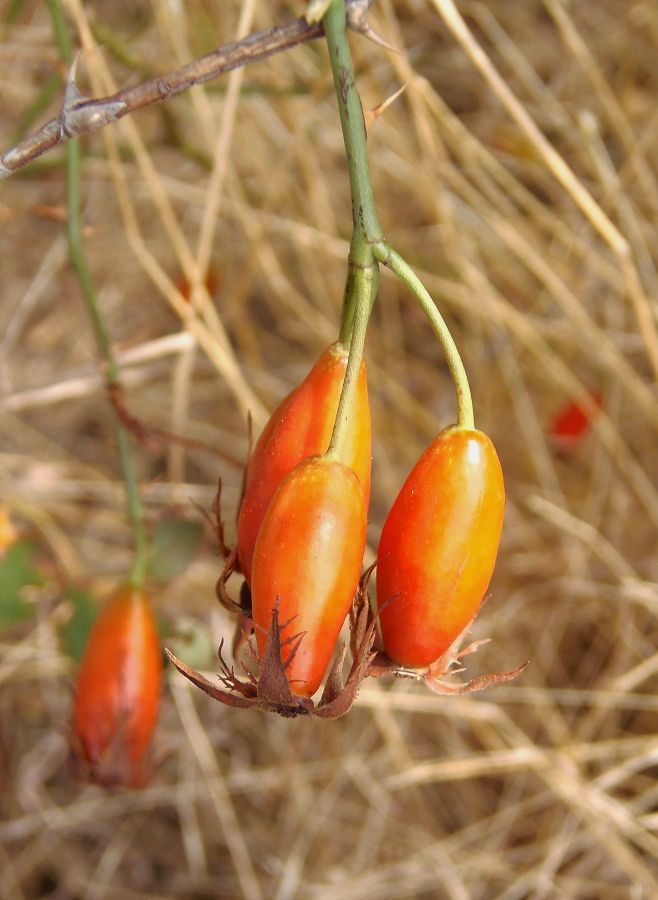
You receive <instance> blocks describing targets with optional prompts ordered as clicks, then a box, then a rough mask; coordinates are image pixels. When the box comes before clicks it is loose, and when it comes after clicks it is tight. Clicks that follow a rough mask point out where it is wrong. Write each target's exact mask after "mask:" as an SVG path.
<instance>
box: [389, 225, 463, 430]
mask: <svg viewBox="0 0 658 900" xmlns="http://www.w3.org/2000/svg"><path fill="white" fill-rule="evenodd" d="M374 253H375V257H376V259H378V260H379V262H381V263H382V265H384V266H386V267H387V268H389V269H390V270H391V272H394V273H395V275H397V276H398V278H399V279H400V281H402V282H403V284H405V285H406V286H407V287H408V288H409V290H410V291H411V292H412V293H413V294H414V296H415V297H416V299H417V300H418V302H419V303H420V305H421V307H422V309H423V311H424V312H425V315H426V316H427V318H428V319H429V320H430V324H431V326H432V328H433V330H434V333H435V334H436V336H437V338H438V339H439V343H440V344H441V347H442V349H443V353H444V355H445V358H446V363H447V364H448V369H449V370H450V374H451V375H452V380H453V383H454V385H455V392H456V394H457V425H458V426H459V427H460V428H474V427H475V421H474V417H473V401H472V398H471V389H470V386H469V384H468V378H467V377H466V370H465V369H464V363H463V362H462V360H461V356H460V355H459V351H458V350H457V345H456V344H455V342H454V340H453V337H452V335H451V334H450V331H449V330H448V326H447V325H446V323H445V321H444V320H443V316H442V315H441V313H440V312H439V310H438V309H437V307H436V304H435V303H434V301H433V300H432V298H431V296H430V294H429V292H428V290H427V288H426V287H425V285H424V284H423V283H422V281H421V280H420V278H419V277H418V276H417V275H416V273H415V272H414V270H413V269H412V268H411V266H410V265H409V263H407V262H406V261H405V260H404V259H403V258H402V257H401V256H400V254H399V253H396V252H395V250H392V249H391V248H390V247H389V246H388V245H387V244H385V243H384V242H382V243H381V244H378V245H377V246H376V247H375V248H374Z"/></svg>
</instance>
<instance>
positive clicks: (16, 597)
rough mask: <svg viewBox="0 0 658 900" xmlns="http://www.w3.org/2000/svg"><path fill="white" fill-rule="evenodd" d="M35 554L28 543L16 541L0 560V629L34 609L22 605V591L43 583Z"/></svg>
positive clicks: (32, 547)
mask: <svg viewBox="0 0 658 900" xmlns="http://www.w3.org/2000/svg"><path fill="white" fill-rule="evenodd" d="M35 553H36V547H35V545H34V544H33V543H32V542H31V541H18V542H17V543H16V544H12V546H11V547H8V548H7V550H6V551H5V554H4V556H3V557H2V558H1V559H0V628H9V627H10V626H11V625H14V624H16V622H22V621H23V620H24V619H27V618H29V616H31V615H33V614H34V606H33V605H32V604H31V603H26V602H25V598H24V595H23V590H24V588H26V587H29V586H30V585H39V584H42V583H43V579H42V578H41V576H40V575H39V571H38V569H37V567H36V564H35V561H34V557H35Z"/></svg>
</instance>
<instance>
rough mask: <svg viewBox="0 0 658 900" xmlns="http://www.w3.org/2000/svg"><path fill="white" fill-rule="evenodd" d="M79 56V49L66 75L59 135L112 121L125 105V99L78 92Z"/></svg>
mask: <svg viewBox="0 0 658 900" xmlns="http://www.w3.org/2000/svg"><path fill="white" fill-rule="evenodd" d="M81 56H82V52H81V51H80V50H79V51H78V52H77V53H76V55H75V58H74V60H73V62H72V63H71V66H70V68H69V71H68V75H67V76H66V88H65V90H64V103H63V104H62V114H61V116H60V136H61V137H75V135H76V134H83V133H84V132H85V131H93V130H94V129H96V128H101V127H102V126H103V125H107V124H108V123H109V122H113V121H114V120H115V119H116V117H117V115H118V113H120V112H121V110H122V109H124V108H125V107H126V105H127V104H126V102H125V100H114V101H108V100H93V99H91V98H90V97H85V96H84V95H83V94H81V93H80V91H79V90H78V87H77V85H76V83H75V78H76V75H77V72H78V63H79V61H80V57H81Z"/></svg>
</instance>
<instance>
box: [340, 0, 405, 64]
mask: <svg viewBox="0 0 658 900" xmlns="http://www.w3.org/2000/svg"><path fill="white" fill-rule="evenodd" d="M371 4H372V0H354V2H353V3H350V4H349V5H348V7H347V24H348V26H349V27H350V28H351V29H352V31H356V32H358V34H361V35H363V37H365V38H368V40H369V41H372V42H373V44H378V45H379V46H380V47H384V49H385V50H390V51H391V52H393V53H400V52H401V51H400V50H398V49H397V47H393V46H392V45H391V44H389V43H388V42H387V41H385V40H384V38H383V37H381V36H380V35H379V34H377V32H376V31H374V29H372V28H371V27H370V25H368V21H367V20H368V10H369V9H370V5H371Z"/></svg>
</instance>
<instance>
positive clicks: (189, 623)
mask: <svg viewBox="0 0 658 900" xmlns="http://www.w3.org/2000/svg"><path fill="white" fill-rule="evenodd" d="M173 632H174V635H175V636H174V637H172V638H171V639H170V640H169V641H167V643H168V644H169V645H170V646H171V647H172V649H173V651H174V653H175V654H176V656H177V657H178V658H179V659H180V660H182V661H183V662H184V663H186V664H187V665H188V666H191V667H192V668H193V669H204V668H206V667H207V666H210V665H211V664H212V661H213V658H214V656H215V649H214V646H213V643H212V640H211V638H210V634H209V632H208V626H207V625H206V624H205V623H204V622H199V621H197V620H196V619H193V618H191V617H190V616H179V617H178V618H177V619H176V622H175V624H174V628H173Z"/></svg>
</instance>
